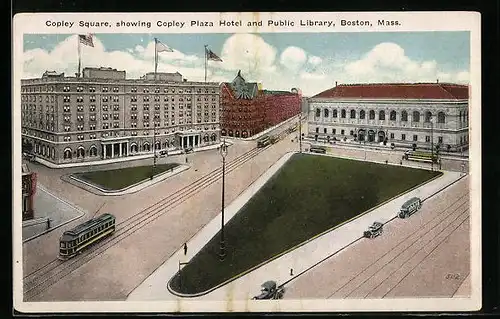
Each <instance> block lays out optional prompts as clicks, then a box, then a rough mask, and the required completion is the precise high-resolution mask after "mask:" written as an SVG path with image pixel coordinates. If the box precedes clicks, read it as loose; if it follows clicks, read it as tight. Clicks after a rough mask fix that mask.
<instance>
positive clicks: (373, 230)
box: [363, 222, 384, 238]
mask: <svg viewBox="0 0 500 319" xmlns="http://www.w3.org/2000/svg"><path fill="white" fill-rule="evenodd" d="M383 231H384V224H382V223H379V222H374V223H373V225H371V226H370V227H369V228H368V230H366V231H365V232H364V233H363V236H364V237H365V238H374V237H377V236H380V235H382V232H383Z"/></svg>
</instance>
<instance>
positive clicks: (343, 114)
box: [340, 110, 345, 119]
mask: <svg viewBox="0 0 500 319" xmlns="http://www.w3.org/2000/svg"><path fill="white" fill-rule="evenodd" d="M340 117H341V118H343V119H345V110H341V111H340Z"/></svg>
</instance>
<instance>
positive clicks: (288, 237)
mask: <svg viewBox="0 0 500 319" xmlns="http://www.w3.org/2000/svg"><path fill="white" fill-rule="evenodd" d="M441 174H442V173H441V172H437V171H429V170H423V169H414V168H408V167H403V166H394V165H387V164H378V163H371V162H362V161H355V160H347V159H340V158H333V157H327V156H315V155H309V154H295V155H293V156H292V157H291V158H290V159H289V160H288V162H287V163H285V165H283V167H282V168H281V169H280V170H279V171H278V172H276V173H275V174H274V175H273V176H272V177H271V178H270V179H269V181H267V183H266V184H265V185H264V186H263V187H262V188H261V189H260V190H259V191H258V192H257V193H256V194H255V195H254V196H253V197H252V198H251V199H250V200H249V201H248V202H247V203H246V204H245V205H244V206H243V207H242V208H241V209H240V211H239V212H238V213H237V214H236V215H235V216H234V217H233V218H232V219H231V220H230V221H229V222H228V223H227V224H226V226H225V229H224V235H225V245H226V257H225V259H224V260H223V261H221V260H220V259H219V240H220V231H219V232H218V233H217V234H216V235H215V236H214V237H213V238H212V239H211V240H210V241H209V242H208V243H207V244H206V245H205V246H204V247H203V248H202V250H201V251H200V252H199V253H198V254H197V255H196V256H194V257H193V258H192V259H191V261H190V262H189V263H188V264H187V265H185V266H184V267H183V268H182V270H181V272H180V274H179V273H177V274H176V275H175V276H174V277H173V278H172V280H171V282H170V287H171V288H172V289H173V290H174V291H177V292H179V293H184V294H195V293H201V292H204V291H207V290H209V289H211V288H214V287H216V286H217V285H219V284H221V283H223V282H225V281H226V280H229V279H231V278H234V277H235V276H238V275H240V274H242V273H243V272H245V271H247V270H249V269H251V268H252V267H255V266H257V265H259V264H261V263H263V262H265V261H267V260H270V259H272V258H273V257H275V256H277V255H279V254H280V253H282V252H284V251H286V250H288V249H290V248H293V247H295V246H296V245H298V244H301V243H303V242H305V241H307V240H308V239H310V238H312V237H314V236H316V235H318V234H320V233H322V232H324V231H326V230H328V229H331V228H332V227H335V226H337V225H339V224H342V223H343V222H345V221H347V220H349V219H352V218H353V217H356V216H358V215H360V214H362V213H363V212H365V211H367V210H369V209H370V208H373V207H375V206H377V205H379V204H381V203H383V202H385V201H387V200H389V199H391V198H393V197H395V196H398V195H399V194H401V193H403V192H405V191H408V190H410V189H412V188H414V187H416V186H418V185H420V184H422V183H425V182H427V181H429V180H430V179H432V178H434V177H436V176H438V175H441ZM394 214H396V212H394Z"/></svg>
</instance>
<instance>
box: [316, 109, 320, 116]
mask: <svg viewBox="0 0 500 319" xmlns="http://www.w3.org/2000/svg"><path fill="white" fill-rule="evenodd" d="M320 116H321V110H320V109H316V117H320Z"/></svg>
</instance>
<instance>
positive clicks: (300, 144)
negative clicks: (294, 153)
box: [299, 110, 302, 153]
mask: <svg viewBox="0 0 500 319" xmlns="http://www.w3.org/2000/svg"><path fill="white" fill-rule="evenodd" d="M299 153H302V110H301V111H300V113H299Z"/></svg>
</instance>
